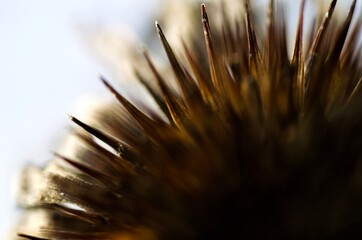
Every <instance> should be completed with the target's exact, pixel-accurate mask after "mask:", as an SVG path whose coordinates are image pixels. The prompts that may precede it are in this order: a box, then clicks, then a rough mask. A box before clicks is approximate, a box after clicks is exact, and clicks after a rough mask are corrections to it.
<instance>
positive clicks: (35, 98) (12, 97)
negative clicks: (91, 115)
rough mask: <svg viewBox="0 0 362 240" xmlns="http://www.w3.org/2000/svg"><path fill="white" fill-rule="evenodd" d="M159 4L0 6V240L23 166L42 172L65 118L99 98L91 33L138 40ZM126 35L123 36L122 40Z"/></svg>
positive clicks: (89, 0)
mask: <svg viewBox="0 0 362 240" xmlns="http://www.w3.org/2000/svg"><path fill="white" fill-rule="evenodd" d="M157 2H158V0H138V1H132V0H107V1H104V0H76V1H75V0H62V1H57V0H11V1H9V0H0V83H1V84H0V85H1V86H0V238H1V239H5V238H3V237H2V236H3V235H4V233H5V232H6V231H7V230H8V229H9V227H11V226H12V225H13V224H14V222H15V221H14V219H15V217H16V216H17V214H19V213H18V211H16V208H15V204H14V196H13V189H14V188H13V184H14V182H15V181H14V180H15V178H16V173H17V171H18V170H19V169H20V168H21V166H23V165H24V164H27V163H33V164H36V165H39V166H41V165H43V164H44V163H45V162H46V161H48V160H50V159H51V158H52V154H51V151H54V150H56V149H55V148H56V147H57V145H58V144H59V142H60V141H61V138H62V136H64V134H65V133H66V132H67V126H68V125H69V124H70V122H69V120H68V119H67V117H65V115H64V114H63V113H64V112H68V113H72V114H74V112H77V111H79V108H80V106H82V105H83V102H85V101H86V100H84V99H90V100H92V99H93V96H94V97H96V96H100V95H102V94H104V93H105V90H104V87H103V86H102V84H101V83H100V81H99V80H98V77H99V75H100V74H107V69H106V68H105V67H103V65H102V63H101V62H100V61H98V60H97V59H96V57H95V56H94V55H92V51H91V50H90V49H89V48H91V46H90V44H88V42H87V40H86V39H85V38H87V36H88V34H89V35H91V34H92V33H90V32H96V31H98V30H99V29H100V28H103V27H106V26H108V27H109V26H112V28H114V29H117V30H119V31H121V30H122V29H123V28H124V26H128V27H129V28H130V29H133V30H134V31H135V32H136V34H138V35H139V36H140V38H143V37H145V34H146V31H145V29H146V28H148V29H152V30H153V26H154V25H153V24H154V23H153V21H154V17H153V14H154V13H155V11H156V7H157V4H156V3H157ZM125 34H126V35H127V33H125Z"/></svg>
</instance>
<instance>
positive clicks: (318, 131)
mask: <svg viewBox="0 0 362 240" xmlns="http://www.w3.org/2000/svg"><path fill="white" fill-rule="evenodd" d="M336 2H337V1H336V0H333V1H332V2H331V3H330V6H329V9H328V11H327V13H326V14H325V16H324V18H323V19H322V21H321V24H320V26H319V27H318V28H316V29H317V31H315V32H314V31H312V32H311V33H310V36H308V38H307V39H312V41H311V43H308V42H303V20H304V6H305V1H304V0H302V1H301V7H300V15H299V23H298V26H297V33H296V40H295V45H294V51H293V54H292V57H291V59H290V58H289V57H288V51H287V40H286V37H287V36H286V29H285V28H286V27H285V26H286V22H285V20H284V17H283V16H284V15H283V12H282V11H280V9H281V8H280V5H277V6H279V7H276V6H275V5H276V4H275V3H274V1H270V7H269V9H268V16H267V24H266V34H265V36H264V37H263V38H258V36H257V34H256V33H257V32H258V31H257V30H258V29H257V26H256V25H254V20H253V16H252V11H251V8H252V6H251V5H250V2H249V1H248V0H245V1H244V8H245V18H244V20H241V19H240V20H237V21H235V22H231V21H230V20H229V19H228V18H227V17H225V18H223V22H222V24H221V27H215V28H213V25H212V24H211V23H210V21H209V19H211V18H212V16H211V15H210V16H208V14H207V11H206V6H205V5H204V4H202V5H201V20H202V21H201V22H202V27H203V32H204V39H198V38H197V39H196V40H197V41H196V42H185V41H183V42H182V46H183V52H184V60H180V59H181V58H180V57H179V56H176V54H175V51H174V49H173V48H172V46H171V45H170V44H169V42H168V40H167V38H166V36H165V34H164V33H163V31H162V28H161V26H160V24H159V23H158V22H156V30H157V33H158V36H159V38H160V41H161V43H162V46H163V48H164V50H165V53H166V55H167V58H168V60H169V63H170V71H171V72H172V75H167V74H166V75H165V74H161V73H160V72H159V71H158V70H157V68H156V67H155V66H154V64H153V62H152V60H151V57H150V56H149V55H148V53H147V52H146V51H145V52H144V57H145V61H144V62H145V66H147V68H148V69H147V70H144V69H143V68H141V66H135V69H136V76H137V77H138V78H139V80H140V82H141V83H142V84H143V86H144V87H145V88H146V89H147V90H148V91H149V93H150V95H151V96H152V97H153V98H154V100H155V103H156V104H157V105H158V110H153V109H151V108H148V107H146V106H144V105H141V104H133V103H132V102H131V101H130V100H128V99H127V98H125V97H124V96H123V95H122V94H120V93H119V92H118V91H117V90H116V89H115V88H114V87H113V86H112V85H111V84H110V83H109V82H108V81H106V80H105V79H103V78H102V81H103V83H104V84H105V86H106V87H107V88H108V89H109V90H110V92H111V93H112V94H113V95H114V96H115V99H116V100H117V101H118V102H117V103H112V104H106V105H105V106H104V107H103V108H102V109H100V110H99V111H98V113H97V114H96V115H97V116H98V117H97V119H98V120H97V121H96V124H95V125H93V126H91V125H88V124H87V123H84V122H82V121H81V120H79V119H77V118H75V117H70V119H71V120H72V121H73V122H75V123H76V124H77V125H79V126H80V128H77V129H76V130H74V133H73V137H74V138H75V139H76V141H75V143H74V144H75V145H77V146H75V148H77V151H76V152H75V153H74V154H72V156H67V155H65V154H62V153H57V154H55V156H54V158H55V159H54V161H52V163H51V164H50V165H49V166H48V167H46V168H45V169H44V170H42V172H39V171H35V172H36V174H37V176H36V179H37V183H38V184H39V185H37V186H32V185H31V184H32V183H31V182H28V183H27V184H26V187H25V191H24V194H25V195H24V196H26V197H24V198H23V201H21V203H22V205H23V206H24V207H25V208H26V216H25V219H24V221H23V222H22V224H21V225H20V227H19V236H21V237H25V238H28V239H146V240H147V239H214V238H220V239H229V238H230V239H231V238H240V239H243V238H245V239H288V238H290V239H295V238H301V239H309V238H313V239H315V238H316V239H320V238H336V239H340V238H343V239H350V238H351V237H356V236H360V237H361V236H362V231H361V230H360V225H361V217H362V209H361V207H360V206H361V204H360V203H361V201H362V179H361V174H362V150H361V149H362V125H361V121H362V95H361V94H362V92H361V88H360V86H361V80H362V64H361V61H360V60H361V56H362V55H361V53H362V51H361V45H360V44H359V42H358V38H359V36H360V33H361V24H362V21H361V18H359V19H358V21H357V22H356V23H355V24H351V21H352V18H353V16H354V13H355V7H356V1H353V3H352V6H351V9H350V12H349V13H348V15H347V17H346V19H345V20H342V21H341V20H340V19H335V18H333V12H334V8H335V5H336ZM358 17H360V16H358ZM176 20H177V19H176ZM176 20H175V21H176ZM311 29H313V28H311ZM199 30H200V31H202V29H199ZM201 43H203V44H204V45H205V49H199V48H198V47H199V46H200V45H201ZM304 50H307V51H304ZM179 51H180V50H179V49H178V51H177V52H179ZM303 52H307V54H303ZM171 79H175V82H176V85H177V88H176V89H174V88H173V87H171V86H170V85H171V84H170V81H172V80H171ZM152 80H153V81H155V82H156V83H157V84H156V86H155V85H153V84H150V81H152ZM28 172H29V173H31V172H34V171H28ZM30 175H31V174H30ZM24 177H25V178H26V176H24ZM40 178H42V179H43V182H41V183H39V182H40V181H39V179H40ZM26 179H32V178H31V176H29V178H26ZM24 199H25V200H24Z"/></svg>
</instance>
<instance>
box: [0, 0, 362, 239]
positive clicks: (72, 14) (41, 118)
mask: <svg viewBox="0 0 362 240" xmlns="http://www.w3.org/2000/svg"><path fill="white" fill-rule="evenodd" d="M190 1H192V0H190ZM169 2H170V1H166V0H163V1H162V0H138V1H133V0H107V1H105V0H76V1H75V0H62V1H56V0H11V1H9V0H0V83H1V86H0V238H1V236H3V235H4V233H6V231H8V229H9V228H10V227H11V226H12V225H13V224H14V223H15V222H16V217H17V215H18V214H19V210H16V207H15V203H14V196H13V189H14V187H13V184H14V183H15V181H14V180H15V178H16V173H17V172H18V171H19V169H20V168H21V167H22V166H23V165H25V164H27V163H32V164H35V165H38V166H42V165H44V164H45V162H46V161H48V160H50V159H51V158H52V154H51V151H53V150H56V149H55V148H56V147H57V145H58V144H59V142H60V141H61V139H62V137H63V136H64V134H66V132H67V126H68V125H69V120H68V119H67V118H66V117H65V116H64V114H63V112H68V113H76V112H79V111H80V108H82V106H85V104H84V102H87V101H95V100H96V99H97V96H102V95H104V94H106V91H105V89H104V87H103V86H102V85H101V83H100V81H99V80H98V77H99V75H100V74H102V75H104V74H105V75H107V74H108V69H107V68H106V67H105V65H106V64H104V62H102V61H99V60H98V59H97V57H95V54H92V51H91V48H92V44H90V42H91V41H88V40H89V39H87V38H93V37H94V36H95V34H97V32H98V30H101V29H104V28H105V29H107V28H109V27H110V29H114V30H115V31H116V32H117V31H118V32H119V33H121V35H122V34H123V35H124V36H125V37H126V38H130V39H132V38H134V36H138V37H139V38H140V39H141V41H143V42H145V41H146V37H147V36H149V34H150V31H153V21H154V20H156V12H157V9H160V8H162V7H164V4H166V3H169ZM174 2H177V1H176V0H175V1H174ZM179 2H180V1H179ZM253 2H254V1H253ZM255 2H261V3H263V2H266V0H264V1H255ZM285 2H288V3H289V5H290V6H291V8H290V10H288V12H287V16H288V17H289V19H290V20H291V21H288V22H289V23H290V25H291V26H293V25H295V23H296V16H297V12H298V5H299V1H297V0H295V1H285ZM310 2H313V1H312V0H311V1H310ZM315 2H317V1H315ZM323 2H325V5H326V6H327V2H329V1H328V0H325V1H323ZM350 2H351V1H343V3H339V5H338V6H342V5H348V4H350ZM259 6H260V4H259ZM338 6H337V7H338ZM312 8H313V7H312V5H309V10H311V9H312ZM360 9H361V8H359V10H357V12H358V11H360ZM307 10H308V9H307ZM341 12H342V14H346V11H345V9H344V11H341ZM171 15H172V14H171ZM175 15H177V12H175ZM173 21H175V22H177V21H179V19H177V18H176V17H175V18H174V19H173ZM125 26H127V27H128V28H129V29H132V30H133V31H134V33H131V31H129V30H127V29H126V27H125ZM291 29H294V28H293V27H292V28H291ZM290 33H291V34H293V35H294V31H291V32H290ZM153 37H154V38H157V37H156V35H154V36H153ZM292 38H293V37H292ZM116 54H117V53H116ZM110 75H111V74H110ZM1 239H3V238H1Z"/></svg>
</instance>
